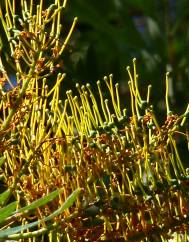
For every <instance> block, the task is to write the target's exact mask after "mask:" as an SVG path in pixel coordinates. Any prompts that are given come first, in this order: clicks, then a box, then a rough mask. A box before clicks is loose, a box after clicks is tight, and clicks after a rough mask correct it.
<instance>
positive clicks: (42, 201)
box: [15, 189, 62, 213]
mask: <svg viewBox="0 0 189 242" xmlns="http://www.w3.org/2000/svg"><path fill="white" fill-rule="evenodd" d="M61 191H62V189H57V190H56V191H53V192H51V193H49V194H48V195H46V196H45V197H42V198H40V199H38V200H37V201H34V202H32V203H31V204H30V205H27V206H25V207H23V208H20V209H19V210H17V211H16V212H15V213H21V212H24V211H26V210H27V211H29V210H32V209H35V208H38V207H40V206H43V205H45V204H47V203H48V202H50V201H51V200H53V199H54V198H55V197H57V196H58V195H59V194H60V193H61Z"/></svg>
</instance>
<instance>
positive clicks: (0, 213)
mask: <svg viewBox="0 0 189 242" xmlns="http://www.w3.org/2000/svg"><path fill="white" fill-rule="evenodd" d="M16 205H17V201H16V202H12V203H10V204H8V205H7V206H6V207H3V208H0V223H1V222H3V221H4V219H5V218H8V217H9V216H10V215H11V214H12V212H13V211H14V210H15V209H16Z"/></svg>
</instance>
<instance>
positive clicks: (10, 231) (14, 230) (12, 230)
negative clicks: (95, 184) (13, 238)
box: [0, 188, 81, 239]
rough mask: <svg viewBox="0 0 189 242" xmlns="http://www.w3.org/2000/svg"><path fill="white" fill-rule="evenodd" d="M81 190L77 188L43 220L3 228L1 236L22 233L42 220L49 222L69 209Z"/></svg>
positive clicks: (0, 232) (42, 220)
mask: <svg viewBox="0 0 189 242" xmlns="http://www.w3.org/2000/svg"><path fill="white" fill-rule="evenodd" d="M80 192H81V189H80V188H78V189H76V190H75V191H74V192H73V193H72V194H71V195H70V196H69V197H68V198H67V199H66V201H65V202H64V204H63V205H62V206H61V207H60V208H58V209H57V210H56V211H54V213H52V214H51V215H49V216H47V217H45V218H43V219H41V220H38V221H35V222H33V223H30V224H26V225H21V226H17V227H14V228H9V229H6V230H2V231H0V238H1V239H2V238H5V237H7V236H9V235H12V234H16V233H20V232H23V231H24V230H26V229H30V228H32V227H35V226H37V225H38V224H40V223H42V222H47V221H49V220H51V219H53V218H54V217H56V216H57V215H59V214H60V213H62V212H63V211H64V210H66V209H68V208H69V207H71V206H72V204H73V203H74V202H75V200H76V199H77V197H78V195H79V194H80Z"/></svg>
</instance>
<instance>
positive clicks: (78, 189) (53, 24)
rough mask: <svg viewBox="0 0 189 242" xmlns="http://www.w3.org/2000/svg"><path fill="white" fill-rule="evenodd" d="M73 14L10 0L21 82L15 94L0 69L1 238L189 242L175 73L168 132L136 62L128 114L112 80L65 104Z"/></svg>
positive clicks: (182, 120)
mask: <svg viewBox="0 0 189 242" xmlns="http://www.w3.org/2000/svg"><path fill="white" fill-rule="evenodd" d="M17 4H20V5H19V6H20V9H19V10H18V8H17V6H18V5H17ZM65 6H66V1H63V2H61V1H60V0H55V2H54V4H52V5H50V6H49V7H48V8H47V9H44V7H43V1H42V0H41V1H39V5H34V4H33V1H32V0H31V1H29V3H28V1H24V0H22V1H21V2H20V3H18V1H14V0H12V1H11V0H6V1H5V9H6V14H5V15H3V14H2V12H3V11H2V9H0V14H1V22H2V24H3V27H4V31H5V33H6V35H7V38H8V41H9V46H10V56H9V61H10V62H11V63H12V65H13V66H14V70H15V73H14V74H15V77H16V86H15V85H13V84H12V83H11V79H10V77H9V73H8V72H7V70H6V66H4V63H3V60H2V59H0V75H1V84H0V85H1V86H0V112H1V117H0V156H1V157H0V172H1V176H0V179H1V183H2V184H3V185H4V190H3V191H2V193H1V195H0V205H1V207H2V208H1V210H0V211H1V212H2V213H0V223H1V224H2V227H1V228H2V229H1V231H0V238H3V239H5V238H9V239H21V240H22V241H25V239H26V238H30V241H37V238H39V240H40V241H47V239H48V240H49V241H110V240H111V241H114V240H116V239H119V241H168V239H169V238H171V237H173V235H174V233H176V236H177V237H178V238H180V239H181V238H184V239H185V241H187V240H188V239H189V237H188V234H187V231H188V224H189V216H188V214H189V206H188V204H189V193H188V190H189V170H188V169H187V168H186V167H185V166H184V165H183V162H182V160H181V157H180V155H179V150H178V148H177V146H178V143H179V142H180V140H183V142H184V143H185V145H186V147H187V146H188V147H189V130H188V122H189V120H188V116H189V115H188V114H189V106H187V108H186V112H185V113H184V114H182V115H177V114H175V113H174V112H173V111H171V110H170V106H169V99H168V89H169V81H168V78H169V76H168V73H167V74H166V78H165V86H166V91H165V105H166V108H167V113H166V118H165V121H162V122H161V125H160V124H159V123H158V121H157V119H156V116H155V113H154V110H153V105H152V100H151V95H150V93H151V88H152V87H151V86H148V87H147V91H146V94H145V96H142V95H141V94H140V91H139V88H138V74H137V71H136V59H134V60H133V65H132V68H130V67H128V68H127V72H128V76H129V82H128V85H129V88H130V99H131V107H130V108H128V110H127V109H126V108H124V107H122V104H121V100H120V96H119V84H118V83H116V84H114V82H113V75H109V76H108V77H107V76H106V77H104V80H103V81H97V90H98V93H94V91H93V90H92V88H91V86H90V84H86V85H80V84H76V90H77V93H78V95H77V96H74V95H73V91H71V90H69V91H67V93H66V94H67V98H66V100H60V85H61V82H62V81H63V80H64V77H65V74H64V73H56V67H57V66H58V64H59V61H60V58H62V52H63V51H64V49H65V47H66V45H67V43H68V41H69V39H70V37H71V34H72V32H73V29H74V27H75V23H76V20H77V18H75V19H74V21H73V24H72V25H71V27H70V31H69V32H68V34H67V36H66V37H65V39H64V42H63V43H62V40H60V36H61V29H62V26H61V13H62V11H63V10H64V8H65ZM55 77H56V78H55ZM51 79H52V80H54V79H56V80H55V81H54V83H53V87H52V88H51V89H50V88H49V87H48V85H47V80H51ZM7 82H8V83H9V85H10V87H11V88H10V90H8V91H7V90H5V88H4V87H5V84H6V83H7ZM104 88H107V89H108V92H109V99H106V98H104V95H103V89H104ZM186 161H187V157H186ZM70 194H71V195H70ZM74 202H75V203H74ZM73 203H74V205H73ZM8 227H10V228H8Z"/></svg>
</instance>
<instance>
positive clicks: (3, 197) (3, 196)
mask: <svg viewBox="0 0 189 242" xmlns="http://www.w3.org/2000/svg"><path fill="white" fill-rule="evenodd" d="M10 193H11V190H10V189H7V190H6V191H4V192H3V193H1V194H0V206H2V205H3V204H4V202H5V201H6V200H7V198H8V197H9V196H10Z"/></svg>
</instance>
